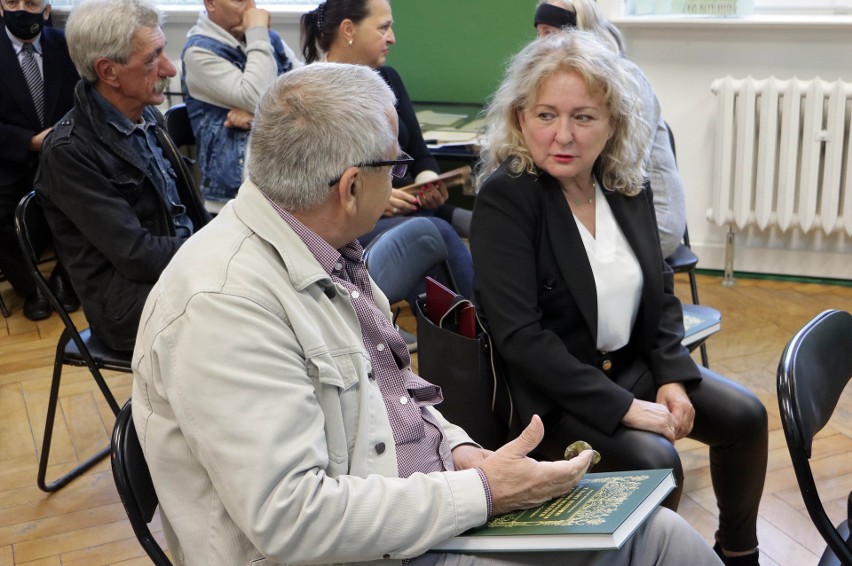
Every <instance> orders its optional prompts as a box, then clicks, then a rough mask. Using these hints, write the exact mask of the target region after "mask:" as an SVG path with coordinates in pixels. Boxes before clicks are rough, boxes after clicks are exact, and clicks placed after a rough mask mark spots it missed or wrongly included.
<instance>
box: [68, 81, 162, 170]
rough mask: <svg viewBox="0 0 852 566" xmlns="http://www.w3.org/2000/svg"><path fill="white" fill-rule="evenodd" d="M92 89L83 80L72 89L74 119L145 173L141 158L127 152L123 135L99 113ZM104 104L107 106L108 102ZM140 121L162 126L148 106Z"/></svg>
mask: <svg viewBox="0 0 852 566" xmlns="http://www.w3.org/2000/svg"><path fill="white" fill-rule="evenodd" d="M94 88H95V86H94V85H92V84H89V83H87V82H86V81H83V80H81V81H80V82H78V83H77V86H76V87H75V89H74V106H75V107H76V109H77V110H78V112H75V118H76V119H77V120H81V121H83V122H85V123H86V124H84V127H86V126H87V127H88V128H89V129H90V130H91V131H92V132H93V133H94V135H95V136H96V137H97V138H98V139H99V140H100V141H101V143H103V144H104V145H105V146H107V147H109V148H110V151H112V152H113V153H115V154H116V155H118V156H119V157H121V158H122V159H124V160H125V161H127V162H129V163H131V164H132V165H133V166H134V167H136V168H137V169H139V170H140V171H142V172H146V171H147V170H148V167H147V165H146V163H145V161H144V160H143V159H142V156H140V155H137V154H136V153H134V152H132V151H129V150H128V146H127V144H126V143H124V137H125V134H123V133H120V132H118V131H117V130H116V129H115V128H114V127H113V126H112V125H110V122H109V120H108V119H107V117H106V116H105V115H104V113H103V112H101V111H100V107H99V105H98V104H97V103H96V102H95V101H94V99H93V98H94V96H95V95H94V94H93V93H92V91H93V90H94ZM105 102H106V101H105ZM106 103H107V104H109V102H106ZM142 119H143V120H145V121H146V122H149V123H151V122H152V123H154V124H156V125H157V127H160V126H162V123H161V121H160V119H159V117H158V113H157V112H155V111H154V109H153V108H151V107H150V106H146V107H145V109H144V110H143V111H142ZM146 175H147V173H146Z"/></svg>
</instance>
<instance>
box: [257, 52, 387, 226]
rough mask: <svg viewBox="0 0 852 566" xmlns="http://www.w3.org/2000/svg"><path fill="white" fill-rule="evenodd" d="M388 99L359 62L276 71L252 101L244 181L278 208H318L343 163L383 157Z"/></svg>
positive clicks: (381, 82)
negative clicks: (246, 178) (277, 74)
mask: <svg viewBox="0 0 852 566" xmlns="http://www.w3.org/2000/svg"><path fill="white" fill-rule="evenodd" d="M395 102H396V97H395V96H394V94H393V92H392V91H391V90H390V88H389V87H388V85H387V84H386V83H385V82H384V80H382V78H381V77H380V76H379V75H378V74H377V73H376V72H375V71H373V70H372V69H370V68H369V67H365V66H362V65H347V64H341V63H313V64H311V65H306V66H304V67H301V68H299V69H295V70H293V71H289V72H287V73H284V74H283V75H281V76H280V77H278V79H277V80H276V81H275V82H274V83H273V84H272V86H271V87H269V90H267V91H266V93H265V94H264V95H263V97H262V98H261V99H260V102H259V103H258V105H257V110H256V111H255V115H254V124H253V126H252V132H251V138H250V139H249V162H248V176H249V178H250V179H251V180H252V182H254V184H255V185H257V186H258V188H260V190H261V191H262V192H263V193H264V194H266V195H267V196H268V197H269V198H270V199H272V200H273V201H275V202H276V203H278V204H279V205H280V206H282V207H283V208H284V209H285V210H289V211H293V212H299V211H306V210H311V209H313V208H315V207H317V206H319V205H320V204H321V203H323V202H324V201H325V200H326V199H327V198H328V195H329V194H330V192H331V191H332V190H333V189H332V188H331V187H329V182H331V181H333V180H335V179H337V178H339V177H340V175H341V174H342V173H343V172H344V171H345V170H346V169H347V168H348V167H352V166H354V165H358V164H360V163H365V162H370V161H377V160H383V159H387V153H388V150H389V149H390V148H391V147H393V146H394V145H395V144H396V135H395V133H394V131H393V128H392V127H391V116H392V115H393V114H394V112H395V110H394V103H395Z"/></svg>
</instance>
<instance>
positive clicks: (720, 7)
mask: <svg viewBox="0 0 852 566" xmlns="http://www.w3.org/2000/svg"><path fill="white" fill-rule="evenodd" d="M627 14H629V15H650V14H658V15H662V14H695V15H699V14H700V15H711V16H733V15H741V16H748V15H752V14H758V15H761V14H788V15H794V14H829V15H831V14H852V0H663V1H659V0H627Z"/></svg>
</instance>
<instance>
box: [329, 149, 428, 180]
mask: <svg viewBox="0 0 852 566" xmlns="http://www.w3.org/2000/svg"><path fill="white" fill-rule="evenodd" d="M412 163H414V158H413V157H411V156H410V155H408V154H407V153H405V152H404V151H400V152H399V155H398V156H397V158H396V159H391V160H388V161H368V162H367V163H359V164H358V165H355V166H354V167H387V166H388V165H392V166H393V167H391V175H393V176H394V177H396V178H397V179H402V178H403V177H405V174H406V173H407V172H408V166H409V165H410V164H412ZM342 176H343V175H341V176H340V177H337V178H336V179H334V180H333V181H329V183H328V186H329V187H333V186H334V185H336V184H337V183H339V182H340V179H341V177H342Z"/></svg>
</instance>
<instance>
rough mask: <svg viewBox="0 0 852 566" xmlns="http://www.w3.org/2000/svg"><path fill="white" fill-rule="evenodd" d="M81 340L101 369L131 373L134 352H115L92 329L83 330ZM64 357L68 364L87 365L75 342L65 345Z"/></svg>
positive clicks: (71, 341) (70, 341)
mask: <svg viewBox="0 0 852 566" xmlns="http://www.w3.org/2000/svg"><path fill="white" fill-rule="evenodd" d="M80 338H82V339H83V343H84V344H85V345H86V347H87V348H88V349H89V353H90V354H91V356H92V359H93V360H95V363H96V364H97V365H98V366H99V367H102V368H105V369H111V370H116V371H126V372H129V371H131V370H130V361H131V358H132V357H133V352H119V351H117V350H113V349H112V348H110V347H109V346H107V345H106V344H104V343H103V342H102V341H101V340H99V339H98V338H97V337H96V336H95V335H94V334H92V330H91V329H90V328H86V329H83V330H81V331H80ZM64 355H65V360H64V361H65V362H66V363H76V364H81V365H83V364H85V359H84V358H83V356H82V355H81V354H80V349H79V348H77V344H75V343H74V340H69V341H68V343H67V344H66V345H65V353H64Z"/></svg>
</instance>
